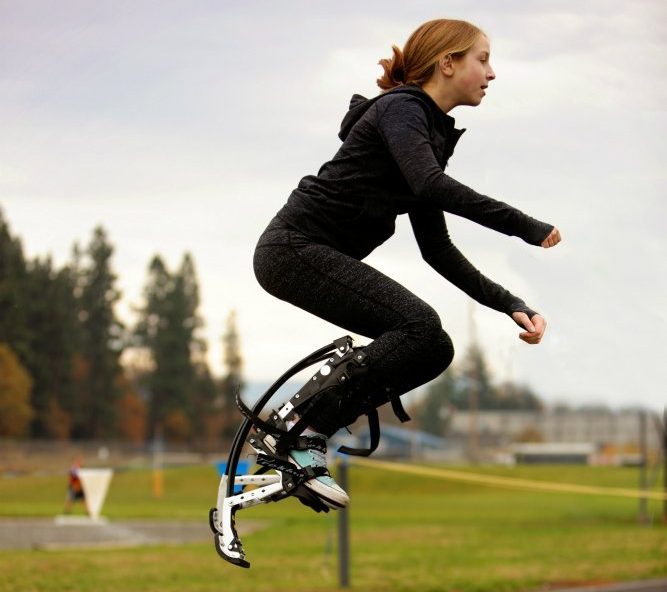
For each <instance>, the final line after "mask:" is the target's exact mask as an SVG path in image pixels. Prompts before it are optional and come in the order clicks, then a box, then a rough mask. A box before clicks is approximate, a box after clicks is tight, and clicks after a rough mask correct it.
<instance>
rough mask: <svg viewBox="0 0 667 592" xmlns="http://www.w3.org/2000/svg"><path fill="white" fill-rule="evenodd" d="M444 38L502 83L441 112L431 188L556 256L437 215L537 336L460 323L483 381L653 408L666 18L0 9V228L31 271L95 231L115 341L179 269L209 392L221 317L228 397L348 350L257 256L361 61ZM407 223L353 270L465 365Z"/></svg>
mask: <svg viewBox="0 0 667 592" xmlns="http://www.w3.org/2000/svg"><path fill="white" fill-rule="evenodd" d="M441 17H450V18H463V19H466V20H470V21H471V22H473V23H475V24H477V25H479V26H480V27H481V28H482V29H484V30H485V31H486V32H487V34H488V36H489V38H490V40H491V53H492V56H491V63H492V66H493V67H494V69H495V71H496V74H497V79H496V80H495V81H494V82H492V83H491V86H490V88H489V90H488V92H487V96H486V98H485V99H484V102H483V104H482V105H481V106H480V107H478V108H469V107H462V108H458V109H455V110H454V111H452V112H451V115H453V116H454V117H455V118H456V120H457V126H458V127H465V128H467V132H466V133H465V134H464V136H463V138H462V139H461V141H460V142H459V144H458V146H457V151H456V154H455V155H454V157H453V158H452V159H451V160H450V168H449V169H448V173H449V174H451V175H452V176H453V177H455V178H456V179H458V180H460V181H462V182H464V183H466V184H468V185H470V186H471V187H473V188H474V189H476V190H478V191H480V192H482V193H486V194H487V195H490V196H492V197H496V198H498V199H502V200H504V201H507V202H508V203H510V204H512V205H514V206H516V207H518V208H519V209H521V210H523V211H525V212H526V213H528V214H530V215H532V216H534V217H536V218H539V219H541V220H544V221H547V222H550V223H552V224H555V225H557V226H558V227H559V228H560V230H561V233H562V235H563V242H562V243H561V245H559V246H558V247H556V248H555V249H549V250H544V249H538V248H535V247H531V246H529V245H527V244H526V243H523V242H522V241H520V240H519V239H516V238H508V237H506V236H504V235H500V234H497V233H494V232H493V231H490V230H488V229H485V228H482V227H479V226H477V225H475V224H474V223H472V222H469V221H466V220H462V219H457V218H456V217H454V216H449V224H450V230H451V234H452V237H453V239H454V242H455V243H456V244H457V246H458V247H459V248H460V249H461V250H462V251H463V252H464V253H465V254H466V255H467V256H468V258H469V259H470V260H471V261H472V262H473V263H474V264H475V265H476V266H477V267H478V268H480V269H481V270H482V272H483V273H485V274H486V275H488V276H489V277H491V278H492V279H493V280H495V281H497V282H499V283H501V284H502V285H504V286H505V287H506V288H507V289H509V290H510V291H512V292H513V293H515V294H517V295H519V296H520V297H522V298H523V299H524V300H526V302H527V303H528V304H529V305H530V306H532V307H533V308H535V309H536V310H539V311H540V312H541V313H542V314H543V315H544V316H545V317H546V319H547V322H548V330H547V334H546V336H545V339H544V341H543V343H542V344H541V345H539V346H528V345H526V344H524V343H522V342H520V341H519V339H518V332H519V331H518V329H517V328H516V327H515V326H514V325H513V323H512V321H511V320H510V319H509V318H508V317H506V316H505V315H502V314H499V313H497V312H495V311H492V310H489V309H484V308H483V307H481V306H477V307H476V308H475V309H474V320H475V325H476V331H477V335H478V339H479V341H480V342H481V344H482V345H483V347H484V348H485V350H486V352H487V354H488V358H489V360H490V362H491V363H492V366H493V369H494V372H495V375H496V378H497V379H498V380H502V379H505V378H511V379H513V380H516V381H519V382H527V383H529V384H530V385H531V386H532V387H533V388H534V389H535V390H536V391H537V392H538V393H539V394H540V395H541V396H542V397H543V398H545V399H546V400H547V401H556V400H562V401H567V402H570V403H574V404H577V403H591V402H600V403H607V404H610V405H612V406H620V405H628V404H646V405H650V406H651V407H653V408H656V409H661V408H662V406H663V405H665V404H666V403H667V387H666V385H667V370H666V368H667V356H666V354H667V348H666V347H665V332H666V329H667V314H666V311H667V297H666V295H667V279H666V278H667V273H666V265H665V260H666V258H667V241H666V239H665V235H666V226H667V224H666V222H665V219H666V217H667V207H666V206H665V202H664V199H665V189H666V185H667V184H666V182H665V181H666V173H665V148H666V144H667V142H666V140H665V138H666V136H667V126H666V125H665V123H666V117H665V105H667V83H666V80H667V65H666V64H667V61H666V59H665V57H666V49H667V35H666V30H667V3H665V2H664V1H662V0H654V1H649V0H645V1H630V0H622V1H620V0H619V1H615V0H589V1H586V0H576V1H574V0H573V1H569V0H563V1H559V2H556V1H553V2H546V1H541V2H528V1H503V2H494V1H492V0H477V1H476V2H470V1H450V2H446V3H443V2H432V1H423V2H412V3H406V2H401V1H399V0H382V1H381V2H380V1H371V2H359V1H354V2H353V1H350V0H339V1H338V2H335V3H334V2H317V1H288V0H285V1H282V2H274V1H258V0H245V1H243V2H241V1H238V2H232V1H224V0H218V1H213V0H210V1H203V0H202V1H187V2H186V1H180V2H175V1H165V0H160V1H148V0H132V1H118V0H116V1H113V2H111V1H108V2H107V1H90V0H86V1H83V0H79V1H67V0H62V1H59V2H46V1H41V0H40V1H37V0H13V1H7V0H0V207H2V209H3V210H4V214H5V216H6V218H7V219H8V220H9V223H10V226H11V228H12V231H13V232H14V233H15V234H18V235H19V236H20V237H21V238H22V240H23V244H24V248H25V250H26V252H27V254H28V256H30V257H34V256H37V255H46V254H48V253H51V254H52V255H53V256H54V258H55V260H56V262H57V263H58V264H59V265H61V264H63V263H65V262H66V261H67V260H68V259H69V253H70V250H71V246H72V244H73V243H74V242H75V241H79V242H83V243H86V242H88V241H89V239H90V236H91V233H92V230H93V228H94V227H95V226H96V225H97V224H102V225H103V226H104V227H105V228H106V229H107V231H108V232H109V235H110V239H111V241H112V242H113V244H114V245H115V246H116V252H115V255H114V261H113V264H114V268H115V271H116V272H117V273H118V275H119V282H118V284H119V288H120V289H121V290H122V292H123V302H122V304H121V306H120V307H119V314H120V315H121V316H122V318H123V319H124V320H125V321H127V322H128V323H130V324H131V323H132V322H133V320H134V319H133V317H132V313H131V310H132V307H133V306H136V305H138V304H140V302H141V293H142V288H143V285H144V281H145V278H146V269H147V266H148V263H149V260H150V259H151V257H152V256H153V255H154V254H155V253H160V254H161V255H163V256H164V258H165V259H166V260H167V262H168V264H169V265H170V266H171V267H172V268H175V267H176V266H177V265H178V264H179V262H180V259H181V258H182V256H183V253H184V252H186V251H189V252H191V253H192V255H193V257H194V259H195V263H196V265H197V270H198V275H199V280H200V289H201V295H202V313H203V316H204V317H205V320H206V323H207V325H206V337H207V338H208V341H209V345H210V362H211V365H212V367H213V369H214V371H216V372H219V371H220V367H221V348H220V343H219V342H220V336H221V334H222V333H223V331H224V322H225V318H226V316H227V314H228V313H229V311H230V310H232V309H236V310H237V311H238V324H239V329H240V332H241V338H242V345H243V353H244V356H245V372H246V377H247V379H249V380H268V379H272V378H274V377H276V376H277V375H278V374H279V373H280V372H282V370H284V369H285V368H286V367H287V366H289V365H291V363H293V362H294V361H296V360H297V359H300V358H301V357H303V356H304V355H305V354H307V353H309V352H310V351H311V350H313V349H315V348H316V347H319V346H320V345H322V344H324V343H326V342H328V341H330V340H332V339H333V338H336V337H339V336H341V335H343V334H344V333H345V332H344V331H342V330H340V329H338V328H336V327H333V326H332V325H329V324H327V323H324V322H323V321H320V320H319V319H316V318H314V317H310V316H309V315H308V314H307V313H304V312H302V311H300V310H298V309H296V308H293V307H291V306H290V305H287V304H285V303H283V302H281V301H278V300H276V299H274V298H272V297H271V296H269V295H268V294H265V293H264V292H263V291H262V289H261V288H260V287H259V285H258V284H257V283H256V281H255V279H254V275H253V272H252V253H253V248H254V245H255V242H256V240H257V238H258V236H259V234H260V233H261V231H262V230H263V228H264V227H265V226H266V224H267V223H268V222H269V220H270V218H271V217H272V216H273V214H274V213H275V212H276V211H277V210H278V209H279V208H280V207H281V206H282V204H283V203H284V202H285V200H286V199H287V197H288V195H289V193H290V191H291V190H292V189H293V188H294V187H295V186H296V185H297V183H298V182H299V179H300V178H301V177H303V176H305V175H307V174H312V173H316V172H317V170H318V169H319V167H320V165H321V164H322V163H323V162H324V161H326V160H327V159H329V158H330V157H331V156H332V155H333V154H334V153H335V151H336V150H337V149H338V146H339V144H340V142H339V140H338V138H337V136H336V134H337V131H338V127H339V124H340V120H341V118H342V116H343V115H344V113H345V111H346V109H347V105H348V102H349V98H350V96H351V95H352V94H353V93H355V92H356V93H361V94H364V95H366V96H374V95H375V94H376V93H377V90H378V89H377V87H376V85H375V79H376V78H377V77H378V76H379V74H380V68H379V67H378V66H377V61H378V59H380V58H382V57H389V55H390V54H391V45H392V44H394V43H395V44H397V45H399V46H402V45H403V44H404V42H405V41H406V39H407V38H408V36H409V35H410V33H411V32H412V31H413V30H414V29H415V28H416V27H417V26H418V25H419V24H421V23H422V22H424V21H426V20H430V19H432V18H441ZM402 218H403V217H401V218H399V222H398V225H397V233H396V235H395V236H394V237H393V238H392V239H390V240H389V241H388V242H387V243H386V244H385V245H383V246H382V247H380V248H379V249H378V250H377V251H376V252H375V253H373V254H372V255H371V256H370V257H369V258H368V260H367V261H368V262H369V263H370V264H372V265H374V266H376V267H378V268H379V269H381V270H382V271H384V272H385V273H387V274H389V275H391V276H392V277H394V278H395V279H397V280H399V281H401V282H403V283H404V284H405V285H406V286H407V287H409V288H410V289H411V290H413V291H414V292H415V293H417V294H418V295H420V296H421V297H422V298H424V299H425V300H426V301H428V302H429V303H431V304H432V305H433V306H434V307H435V308H436V310H437V311H438V312H439V313H440V316H441V318H442V321H443V325H444V327H445V328H446V330H447V331H448V332H449V333H450V334H451V336H452V338H453V340H454V343H455V347H456V349H457V352H458V355H459V359H460V356H461V354H462V353H463V352H464V351H465V349H466V347H467V345H468V344H469V342H470V326H469V325H470V324H469V321H468V319H469V316H470V315H469V303H468V298H467V297H466V296H465V295H463V294H462V293H461V292H459V291H457V289H456V288H454V287H453V286H451V285H449V284H448V283H447V282H446V281H445V280H444V279H442V278H440V276H438V275H437V274H436V273H435V272H434V271H433V270H431V269H430V268H429V267H428V266H427V265H426V264H425V263H424V262H423V261H422V260H421V258H420V256H419V252H418V249H417V247H416V244H415V241H414V238H413V236H412V233H411V230H410V227H409V224H407V223H406V222H407V220H403V219H402ZM365 342H366V341H365V340H364V339H363V338H359V339H358V343H359V344H363V343H365Z"/></svg>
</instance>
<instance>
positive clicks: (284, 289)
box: [254, 218, 454, 407]
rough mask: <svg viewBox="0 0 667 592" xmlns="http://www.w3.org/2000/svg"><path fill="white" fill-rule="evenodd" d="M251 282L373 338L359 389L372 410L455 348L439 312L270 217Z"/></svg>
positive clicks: (435, 369)
mask: <svg viewBox="0 0 667 592" xmlns="http://www.w3.org/2000/svg"><path fill="white" fill-rule="evenodd" d="M254 268H255V276H256V277H257V280H258V281H259V283H260V285H261V286H262V287H263V288H264V289H265V290H266V291H267V292H269V293H270V294H272V295H273V296H276V297H277V298H280V299H281V300H285V301H286V302H289V303H290V304H293V305H295V306H298V307H299V308H302V309H303V310H306V311H308V312H310V313H312V314H314V315H316V316H318V317H320V318H322V319H324V320H326V321H329V322H330V323H333V324H334V325H338V326H339V327H342V328H344V329H346V330H347V331H351V332H353V333H358V334H360V335H364V336H366V337H370V338H372V339H374V341H373V342H371V343H370V344H369V345H368V346H367V347H365V348H364V351H365V352H366V354H368V367H369V370H368V372H367V374H365V375H364V377H363V380H364V385H365V387H367V388H370V389H371V390H372V393H373V394H372V402H373V404H374V405H375V406H376V407H377V406H379V405H382V404H383V403H386V402H387V401H388V397H389V395H388V393H389V392H393V394H395V395H402V394H404V393H406V392H408V391H410V390H412V389H414V388H416V387H418V386H420V385H422V384H424V383H426V382H428V381H429V380H431V379H433V378H435V377H436V376H438V375H439V374H440V373H441V372H443V371H444V370H445V369H446V368H447V367H448V366H449V364H450V363H451V361H452V358H453V357H454V347H453V345H452V341H451V339H450V338H449V335H447V333H445V332H444V331H443V329H442V325H441V323H440V318H439V317H438V314H437V313H436V312H435V310H433V308H431V307H430V306H429V305H428V304H426V303H425V302H424V301H423V300H421V299H419V298H418V297H417V296H415V295H414V294H413V293H412V292H410V291H409V290H407V289H406V288H404V287H403V286H402V285H400V284H399V283H398V282H396V281H394V280H392V279H391V278H389V277H387V276H386V275H384V274H382V273H380V272H379V271H378V270H376V269H374V268H373V267H371V266H369V265H367V264H366V263H363V262H361V261H359V260H357V259H354V258H352V257H348V256H347V255H344V254H342V253H340V252H339V251H336V250H335V249H333V248H331V247H329V246H326V245H322V244H318V243H315V242H313V241H312V240H311V239H309V238H307V237H306V236H304V235H303V234H301V233H300V232H298V231H296V230H293V229H291V228H290V227H288V226H287V225H286V224H285V223H284V222H282V221H281V220H280V219H279V218H274V219H273V220H272V221H271V223H270V224H269V226H268V227H267V229H266V230H265V231H264V234H262V236H261V237H260V239H259V242H258V244H257V248H256V250H255V258H254Z"/></svg>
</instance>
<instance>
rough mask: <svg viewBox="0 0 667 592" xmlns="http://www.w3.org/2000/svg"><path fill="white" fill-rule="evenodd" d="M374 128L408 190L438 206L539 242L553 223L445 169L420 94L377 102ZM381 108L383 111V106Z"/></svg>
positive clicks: (428, 202)
mask: <svg viewBox="0 0 667 592" xmlns="http://www.w3.org/2000/svg"><path fill="white" fill-rule="evenodd" d="M377 105H378V106H377V108H378V131H379V133H380V136H381V138H382V141H383V143H384V145H385V146H386V148H387V150H388V151H389V153H390V154H391V156H392V158H393V159H394V160H395V162H396V164H397V165H398V167H399V169H400V171H401V173H402V174H403V177H404V178H405V180H406V182H407V184H408V186H409V187H410V190H411V191H412V193H413V194H414V195H415V196H417V197H418V198H419V199H420V200H423V201H424V205H428V206H433V207H437V208H439V209H441V210H444V211H446V212H450V213H452V214H456V215H457V216H462V217H464V218H467V219H469V220H472V221H473V222H476V223H478V224H481V225H482V226H486V227H487V228H491V229H493V230H496V231H498V232H502V233H503V234H507V235H509V236H519V237H520V238H522V239H523V240H524V241H526V242H527V243H529V244H531V245H539V244H540V243H541V242H542V241H543V240H544V239H545V238H546V237H547V236H548V235H549V233H550V232H551V230H552V229H553V226H552V225H550V224H546V223H544V222H540V221H539V220H536V219H535V218H531V217H530V216H527V215H526V214H524V213H523V212H521V211H519V210H517V209H516V208H513V207H512V206H510V205H508V204H506V203H504V202H502V201H497V200H495V199H492V198H490V197H487V196H486V195H482V194H480V193H477V192H476V191H474V190H473V189H470V188H469V187H467V186H465V185H463V184H462V183H459V182H458V181H456V180H454V179H452V178H451V177H450V176H448V175H446V174H444V172H443V171H442V169H441V168H440V165H439V164H438V161H437V159H436V157H435V154H434V152H433V148H432V145H431V140H430V133H429V122H428V118H427V115H426V112H425V110H424V107H423V106H422V102H421V101H420V99H418V98H416V97H413V96H407V95H403V96H401V95H396V96H394V97H392V98H391V100H388V101H386V102H385V104H384V105H381V104H379V103H378V104H377ZM383 109H384V110H383Z"/></svg>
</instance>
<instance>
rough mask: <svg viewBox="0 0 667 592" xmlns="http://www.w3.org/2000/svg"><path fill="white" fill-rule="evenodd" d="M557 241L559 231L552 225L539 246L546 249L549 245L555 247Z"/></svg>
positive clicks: (558, 239)
mask: <svg viewBox="0 0 667 592" xmlns="http://www.w3.org/2000/svg"><path fill="white" fill-rule="evenodd" d="M559 242H560V232H558V228H556V227H555V226H554V229H553V230H552V231H551V232H550V233H549V236H547V238H545V239H544V240H543V241H542V243H541V244H540V246H541V247H544V248H545V249H548V248H549V247H555V246H556V245H557V244H558V243H559Z"/></svg>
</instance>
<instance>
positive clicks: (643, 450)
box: [638, 409, 648, 524]
mask: <svg viewBox="0 0 667 592" xmlns="http://www.w3.org/2000/svg"><path fill="white" fill-rule="evenodd" d="M646 437H647V436H646V409H642V410H640V411H639V455H640V459H639V489H640V491H642V492H644V493H645V492H646V490H647V489H648V476H647V474H646V472H647V468H648V467H647V465H648V443H647V441H646ZM638 520H639V524H648V503H647V499H646V498H645V497H640V498H639V517H638Z"/></svg>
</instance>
